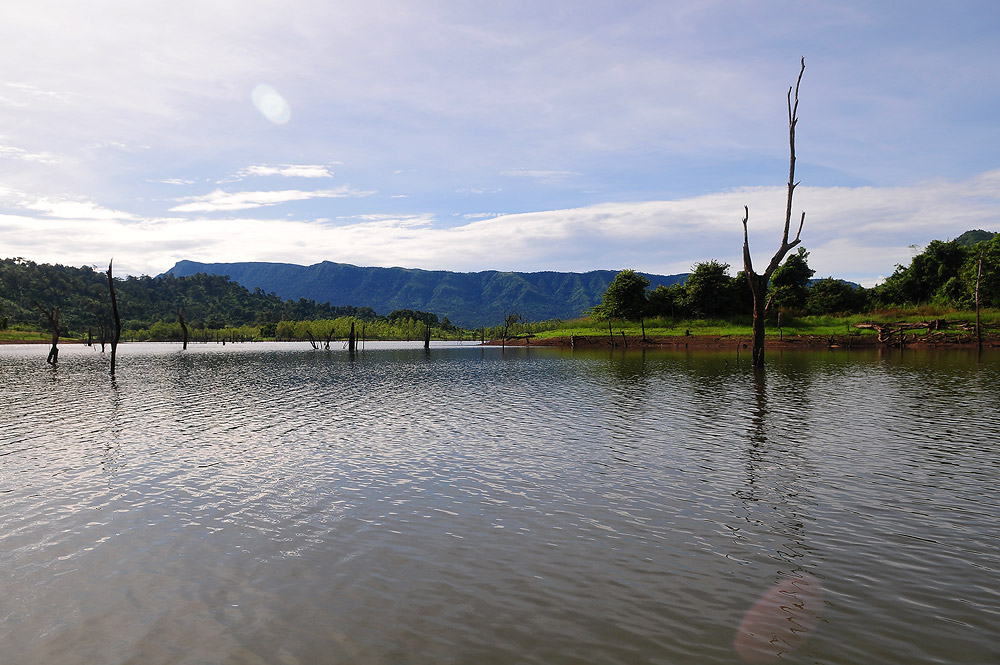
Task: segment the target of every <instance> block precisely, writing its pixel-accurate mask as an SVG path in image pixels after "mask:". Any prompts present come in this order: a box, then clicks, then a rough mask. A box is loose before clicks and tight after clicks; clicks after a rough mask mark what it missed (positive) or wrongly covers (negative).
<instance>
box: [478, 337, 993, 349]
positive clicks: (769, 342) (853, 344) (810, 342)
mask: <svg viewBox="0 0 1000 665" xmlns="http://www.w3.org/2000/svg"><path fill="white" fill-rule="evenodd" d="M751 345H752V337H751V336H750V335H721V336H720V335H683V336H676V337H659V338H647V339H646V340H643V339H642V338H641V337H640V336H638V335H636V336H629V335H626V336H625V342H624V343H623V341H622V338H621V336H617V337H615V338H614V342H613V343H612V340H611V339H610V338H609V337H608V336H607V335H602V336H596V335H583V336H581V335H574V336H571V337H544V338H525V337H519V338H515V339H508V340H506V342H502V341H501V340H498V339H494V340H490V341H488V342H486V343H485V346H558V347H569V348H577V347H579V348H588V349H589V348H636V349H705V350H712V349H715V350H727V349H733V348H738V349H739V350H741V351H742V350H744V349H745V350H747V351H749V350H750V348H751ZM903 346H904V347H906V348H912V349H932V348H949V349H971V350H975V349H976V348H977V345H976V338H975V336H973V335H962V336H959V337H955V336H943V335H942V336H935V337H918V336H917V335H913V336H912V338H910V336H909V335H908V336H907V339H905V340H904V341H903ZM987 347H990V348H994V347H1000V338H997V337H993V336H991V337H988V338H986V337H984V338H983V348H987ZM764 348H765V349H814V350H815V349H875V348H899V340H898V339H896V340H893V341H885V342H880V341H879V339H878V336H876V335H850V336H847V335H840V336H837V335H833V336H826V335H785V336H784V337H783V338H782V339H772V338H768V339H766V340H765V342H764Z"/></svg>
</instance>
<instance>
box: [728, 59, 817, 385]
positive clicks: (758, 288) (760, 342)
mask: <svg viewBox="0 0 1000 665" xmlns="http://www.w3.org/2000/svg"><path fill="white" fill-rule="evenodd" d="M805 70H806V59H805V58H802V67H801V69H799V77H798V79H797V80H796V82H795V88H794V91H795V96H794V98H793V97H792V90H793V88H789V89H788V151H789V158H788V198H787V200H786V203H785V230H784V233H783V234H782V236H781V245H780V246H779V247H778V251H776V252H775V253H774V256H773V257H771V262H770V263H769V264H768V266H767V268H766V269H765V270H764V272H763V273H761V274H759V275H758V274H757V273H756V272H755V271H754V269H753V261H752V260H751V258H750V235H749V231H748V230H747V223H748V222H749V221H750V209H749V208H748V207H747V206H743V213H744V214H743V270H744V272H745V273H746V276H747V280H748V281H749V282H750V291H751V292H752V293H753V352H752V354H751V355H752V358H753V360H752V363H753V365H752V366H753V368H754V369H762V368H763V367H764V315H765V311H766V309H767V301H766V296H767V286H768V284H769V283H770V281H771V275H772V274H773V273H774V271H775V270H776V269H777V268H778V266H779V265H781V261H782V259H784V258H785V255H786V254H787V253H788V251H789V250H790V249H792V248H793V247H795V246H796V245H798V244H799V243H800V242H802V241H801V240H799V236H800V235H802V226H803V225H804V224H805V222H806V214H805V213H804V212H803V213H802V217H801V219H800V220H799V230H798V231H797V232H796V234H795V239H794V240H792V241H789V240H788V231H789V227H790V226H791V223H792V195H793V194H794V192H795V188H796V187H797V186H798V183H797V182H795V125H796V124H797V123H798V121H799V118H798V109H799V84H801V83H802V74H803V72H805Z"/></svg>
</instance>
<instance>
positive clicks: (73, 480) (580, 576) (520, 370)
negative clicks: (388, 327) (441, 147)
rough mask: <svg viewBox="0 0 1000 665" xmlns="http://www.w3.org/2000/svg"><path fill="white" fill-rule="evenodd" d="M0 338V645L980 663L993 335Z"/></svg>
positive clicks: (995, 379) (992, 499)
mask: <svg viewBox="0 0 1000 665" xmlns="http://www.w3.org/2000/svg"><path fill="white" fill-rule="evenodd" d="M46 353H47V347H45V346H33V347H26V346H0V409H2V411H0V575H2V595H0V619H2V621H3V623H2V626H0V654H2V661H3V662H5V663H8V662H9V663H16V664H18V665H33V664H38V665H42V664H44V665H64V664H77V663H79V664H81V665H82V664H87V665H93V664H101V665H111V664H117V663H135V664H142V665H156V664H161V663H162V664H167V663H169V664H178V663H183V664H196V663H198V664H201V663H205V664H212V665H217V664H223V663H224V664H244V663H245V664H265V663H266V664H275V663H282V664H286V663H295V664H298V663H301V664H310V665H312V664H319V663H394V664H395V663H420V664H423V663H428V664H431V663H432V664H441V663H470V664H491V663H496V664H508V663H538V664H542V663H544V664H562V663H595V664H597V663H600V664H605V663H608V664H610V663H623V664H626V663H627V664H641V663H663V664H687V663H691V664H694V663H698V664H699V665H704V664H712V663H741V662H752V663H757V662H781V663H824V664H841V663H842V664H856V663H865V664H872V663H908V664H914V663H977V664H985V663H997V662H1000V645H998V633H997V628H998V626H1000V483H998V480H1000V408H998V407H1000V356H998V355H997V354H995V353H987V354H986V355H984V356H983V358H982V360H981V361H979V362H977V359H976V356H975V354H974V353H971V352H961V351H951V352H947V351H940V352H910V351H906V352H904V353H902V354H900V353H899V352H898V351H891V352H890V351H884V352H879V351H830V352H825V351H818V352H807V353H791V352H785V353H783V354H779V353H778V352H770V353H769V355H768V362H769V364H768V367H767V370H766V373H765V375H764V377H763V379H761V380H757V379H755V377H754V375H753V374H752V373H751V372H750V371H749V369H748V367H747V364H746V360H747V354H745V353H744V354H743V356H742V357H741V358H740V360H739V362H738V361H737V359H736V356H735V353H729V352H727V353H721V352H715V353H713V352H700V353H684V352H653V351H646V352H645V353H642V352H631V351H630V352H628V353H622V352H621V351H614V352H612V351H608V350H605V351H602V352H596V353H593V352H580V351H576V352H573V351H570V350H568V349H567V350H562V349H536V348H532V349H525V348H523V347H519V348H516V349H506V350H501V349H499V348H480V347H475V346H470V345H466V346H455V345H453V346H434V347H432V349H431V351H430V352H429V353H425V352H424V350H423V349H422V348H420V345H405V344H395V345H393V344H371V343H369V345H368V347H367V348H366V350H365V353H364V354H357V355H356V356H355V357H354V358H351V357H350V356H349V355H348V353H347V351H345V350H341V349H339V348H337V349H336V350H333V351H329V352H324V351H313V350H312V349H310V348H309V346H308V345H297V344H243V345H228V346H225V347H222V346H217V345H214V344H213V345H193V346H191V347H189V349H188V351H186V352H181V351H180V347H179V346H175V345H166V344H164V345H154V344H148V345H144V344H129V345H122V346H121V347H119V360H118V363H119V364H118V376H117V378H116V379H115V380H112V379H111V378H110V377H109V376H108V373H107V365H108V359H107V356H104V355H102V354H101V353H99V352H98V351H96V350H95V349H91V348H87V347H84V346H64V347H61V353H60V360H59V365H58V367H57V368H51V367H49V366H48V365H46V363H45V356H46Z"/></svg>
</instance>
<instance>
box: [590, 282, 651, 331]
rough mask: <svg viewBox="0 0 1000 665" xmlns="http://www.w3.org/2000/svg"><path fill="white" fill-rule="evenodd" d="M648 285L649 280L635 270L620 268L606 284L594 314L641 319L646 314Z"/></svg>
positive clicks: (611, 317)
mask: <svg viewBox="0 0 1000 665" xmlns="http://www.w3.org/2000/svg"><path fill="white" fill-rule="evenodd" d="M648 286H649V280H648V279H646V278H645V277H643V276H642V275H640V274H639V273H637V272H636V271H634V270H631V269H626V270H622V271H621V272H619V273H618V274H617V275H615V278H614V279H613V280H612V281H611V284H609V285H608V289H607V291H605V292H604V296H603V297H602V298H601V304H600V305H597V306H596V307H594V314H595V315H596V316H597V317H598V318H602V319H624V320H626V321H641V320H642V319H643V318H644V317H645V316H646V310H647V301H646V287H648Z"/></svg>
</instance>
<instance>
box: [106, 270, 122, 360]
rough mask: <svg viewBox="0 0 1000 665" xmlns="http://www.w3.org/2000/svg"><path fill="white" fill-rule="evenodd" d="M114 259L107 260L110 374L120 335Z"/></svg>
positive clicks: (120, 321) (120, 323)
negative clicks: (113, 266) (109, 299)
mask: <svg viewBox="0 0 1000 665" xmlns="http://www.w3.org/2000/svg"><path fill="white" fill-rule="evenodd" d="M114 262H115V260H114V259H111V260H110V261H108V291H110V292H111V313H112V315H113V318H112V321H111V323H112V324H113V325H112V327H111V376H114V375H115V360H116V357H117V355H118V340H120V339H121V336H122V320H121V318H119V316H118V298H117V297H115V278H114V277H113V276H112V275H111V265H112V264H113V263H114Z"/></svg>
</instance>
